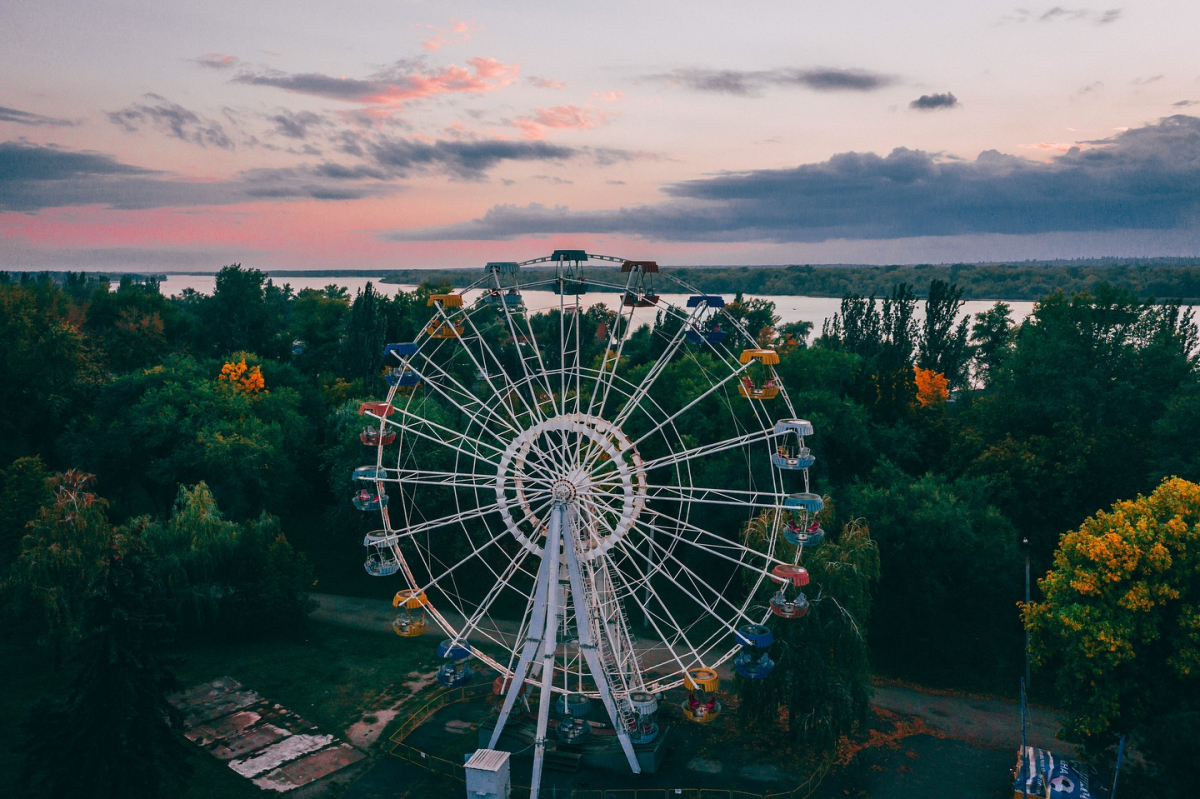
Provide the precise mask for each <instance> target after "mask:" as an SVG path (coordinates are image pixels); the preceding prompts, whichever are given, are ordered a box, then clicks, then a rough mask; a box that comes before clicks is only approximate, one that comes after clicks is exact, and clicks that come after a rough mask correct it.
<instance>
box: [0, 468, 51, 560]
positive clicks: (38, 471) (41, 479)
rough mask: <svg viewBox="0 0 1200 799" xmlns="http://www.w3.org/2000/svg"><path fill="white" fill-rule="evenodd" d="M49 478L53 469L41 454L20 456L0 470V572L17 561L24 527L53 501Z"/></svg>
mask: <svg viewBox="0 0 1200 799" xmlns="http://www.w3.org/2000/svg"><path fill="white" fill-rule="evenodd" d="M49 481H50V472H49V471H47V469H46V466H45V464H43V463H42V459H41V458H38V457H33V458H18V459H17V460H15V461H13V462H12V464H11V465H10V466H9V467H8V468H7V469H4V470H3V471H0V575H5V574H7V573H8V569H9V567H10V566H11V565H12V562H13V561H14V560H16V557H17V555H18V553H19V552H20V549H21V539H22V538H23V537H24V536H25V526H26V525H27V524H29V523H30V522H31V521H33V520H34V519H35V518H36V517H37V515H38V512H39V511H40V510H41V509H42V508H44V507H47V506H48V505H50V504H51V503H52V502H53V501H54V492H53V491H52V490H51V488H50V485H49Z"/></svg>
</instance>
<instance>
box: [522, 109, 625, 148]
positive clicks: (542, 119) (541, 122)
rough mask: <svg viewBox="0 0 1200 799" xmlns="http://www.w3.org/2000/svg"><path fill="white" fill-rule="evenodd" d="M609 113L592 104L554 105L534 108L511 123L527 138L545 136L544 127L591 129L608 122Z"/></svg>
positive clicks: (542, 137)
mask: <svg viewBox="0 0 1200 799" xmlns="http://www.w3.org/2000/svg"><path fill="white" fill-rule="evenodd" d="M610 116H611V115H610V114H607V113H605V112H603V111H601V110H600V109H598V108H593V107H592V106H579V105H556V106H554V107H553V108H538V109H535V110H534V112H533V115H532V116H528V117H518V118H517V119H514V120H513V123H512V124H513V125H514V126H516V127H517V128H519V129H520V130H521V132H522V134H523V135H524V136H525V138H527V139H535V140H536V139H544V138H546V129H547V128H552V129H554V130H591V129H592V128H596V127H599V126H601V125H603V124H605V123H607V122H608V120H609V117H610Z"/></svg>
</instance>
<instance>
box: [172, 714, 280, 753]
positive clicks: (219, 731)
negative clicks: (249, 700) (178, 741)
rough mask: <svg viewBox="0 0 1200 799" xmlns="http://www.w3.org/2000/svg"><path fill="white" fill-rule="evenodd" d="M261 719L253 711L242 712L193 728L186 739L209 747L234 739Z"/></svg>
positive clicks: (186, 735) (185, 734)
mask: <svg viewBox="0 0 1200 799" xmlns="http://www.w3.org/2000/svg"><path fill="white" fill-rule="evenodd" d="M261 718H262V716H260V715H258V714H257V713H255V712H253V711H250V710H242V711H238V712H237V713H234V714H233V715H231V716H225V717H224V718H220V719H217V720H216V721H211V722H209V723H208V724H201V725H200V726H199V727H193V728H192V729H190V730H188V731H187V732H185V733H184V737H186V738H187V739H188V740H189V741H191V742H193V743H195V744H197V745H199V746H208V745H209V744H211V743H215V742H216V741H223V740H225V739H226V738H232V737H233V736H235V735H237V734H239V733H240V732H242V730H244V729H246V728H247V727H252V726H254V725H255V724H257V723H258V722H259V720H260V719H261Z"/></svg>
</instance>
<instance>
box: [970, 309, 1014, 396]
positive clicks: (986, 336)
mask: <svg viewBox="0 0 1200 799" xmlns="http://www.w3.org/2000/svg"><path fill="white" fill-rule="evenodd" d="M1011 310H1012V309H1011V308H1009V306H1008V305H1007V304H1006V303H1003V302H998V303H996V304H995V305H993V306H992V307H991V308H989V309H987V310H986V311H981V312H980V313H977V314H975V324H973V325H972V326H971V342H970V343H971V346H972V347H974V349H975V358H974V362H975V378H976V382H977V383H978V384H979V385H980V386H984V387H986V386H988V385H990V384H991V380H992V375H993V374H994V373H995V372H996V371H997V370H998V369H999V368H1000V364H1001V362H1002V361H1003V359H1004V356H1005V355H1006V354H1007V353H1008V352H1009V350H1010V349H1011V347H1012V329H1013V320H1012V317H1011V316H1010V312H1011Z"/></svg>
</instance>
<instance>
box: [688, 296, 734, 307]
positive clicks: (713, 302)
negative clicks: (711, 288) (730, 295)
mask: <svg viewBox="0 0 1200 799" xmlns="http://www.w3.org/2000/svg"><path fill="white" fill-rule="evenodd" d="M700 303H704V304H705V305H707V306H708V307H709V308H724V307H725V298H724V297H722V296H720V295H719V294H697V295H695V296H692V297H688V301H687V307H689V308H695V307H696V306H697V305H699V304H700Z"/></svg>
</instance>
